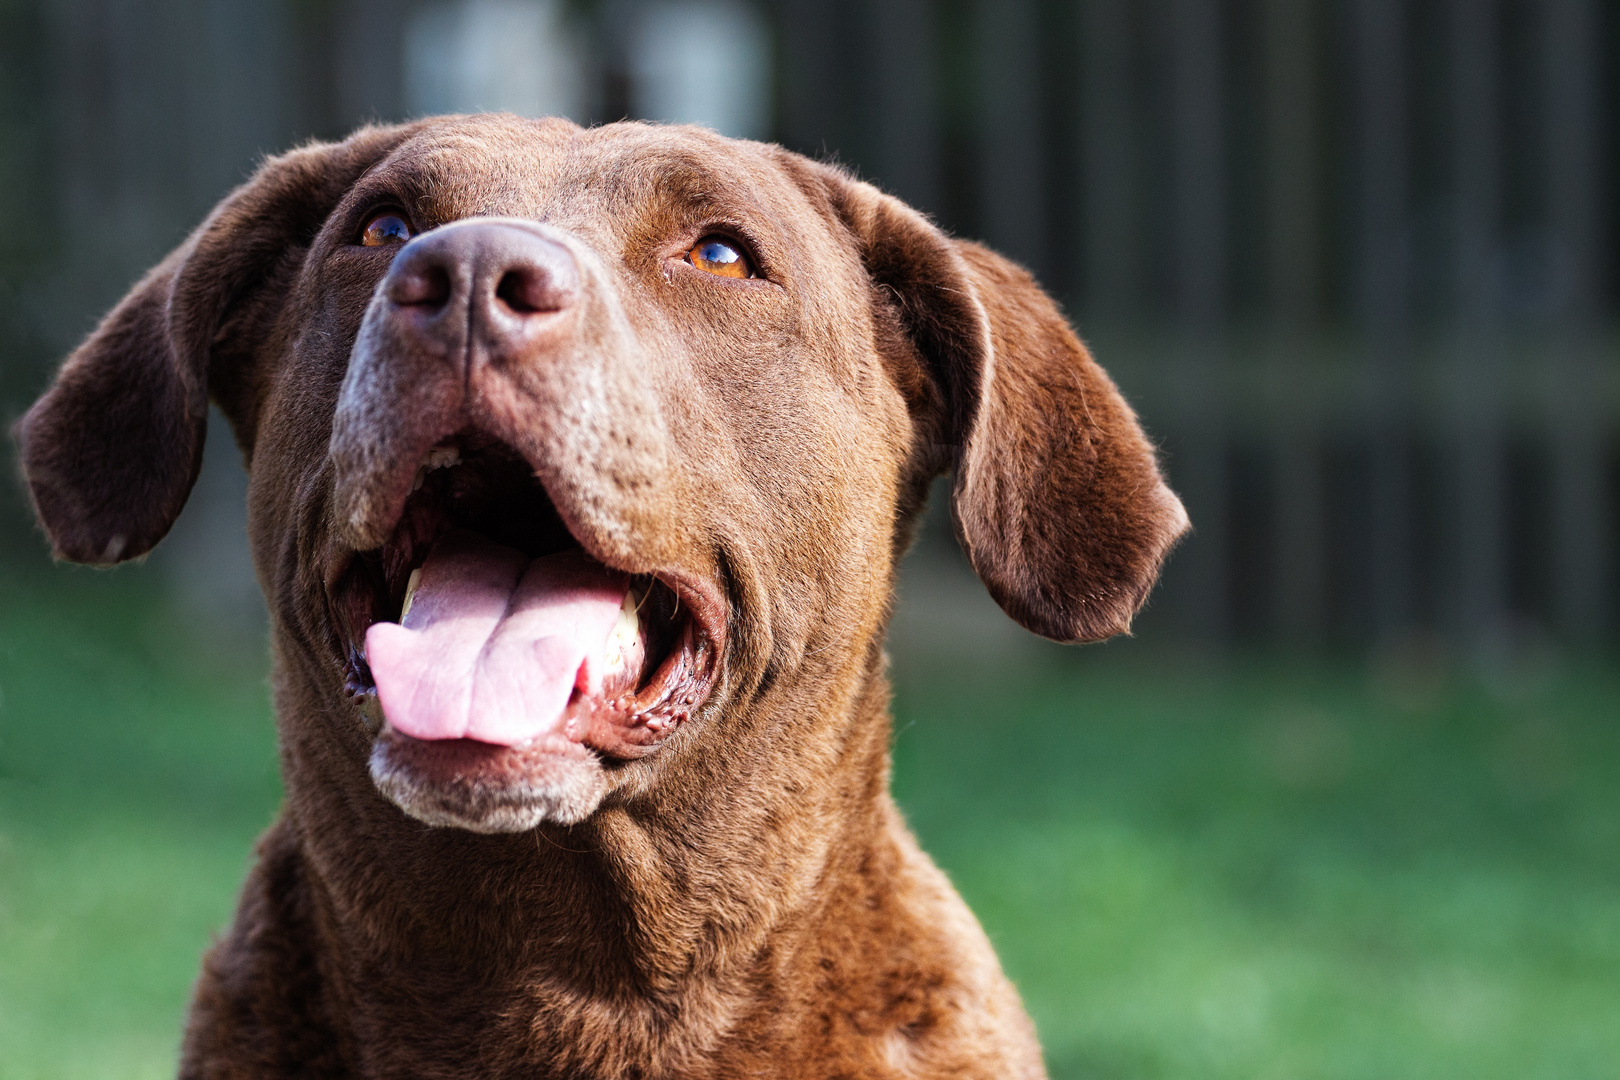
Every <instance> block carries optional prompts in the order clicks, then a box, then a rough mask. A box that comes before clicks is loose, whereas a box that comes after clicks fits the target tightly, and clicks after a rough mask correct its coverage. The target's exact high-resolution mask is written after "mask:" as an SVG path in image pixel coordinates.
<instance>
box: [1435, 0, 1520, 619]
mask: <svg viewBox="0 0 1620 1080" xmlns="http://www.w3.org/2000/svg"><path fill="white" fill-rule="evenodd" d="M1445 14H1446V36H1447V40H1448V44H1449V48H1448V56H1447V57H1446V60H1447V62H1448V64H1449V66H1450V72H1449V74H1450V78H1449V80H1448V84H1449V90H1450V99H1451V100H1450V101H1449V103H1448V105H1449V108H1448V115H1449V119H1450V123H1449V125H1448V128H1449V134H1450V136H1451V139H1450V143H1451V145H1450V146H1449V148H1448V149H1449V151H1450V158H1451V162H1450V164H1451V205H1452V213H1451V217H1452V221H1451V250H1450V266H1449V268H1448V269H1449V273H1450V278H1451V294H1452V295H1451V303H1452V307H1453V309H1454V310H1453V322H1454V326H1455V329H1454V331H1453V333H1452V336H1451V342H1450V347H1451V349H1452V350H1453V356H1452V358H1451V363H1450V372H1449V380H1448V385H1447V387H1446V397H1447V399H1448V400H1447V406H1448V407H1447V411H1448V413H1449V414H1450V415H1449V416H1448V418H1447V419H1448V421H1449V423H1448V424H1447V429H1448V431H1447V439H1448V446H1447V448H1446V456H1447V458H1448V459H1449V460H1448V466H1449V468H1448V476H1449V480H1450V485H1451V488H1452V490H1451V501H1452V504H1453V512H1452V513H1451V515H1450V522H1449V523H1450V535H1449V537H1448V543H1447V546H1448V547H1449V549H1450V550H1451V551H1452V553H1453V558H1452V559H1451V560H1450V564H1451V567H1452V572H1451V575H1450V580H1449V581H1448V582H1447V590H1446V595H1447V604H1446V607H1447V611H1446V617H1447V621H1448V623H1449V626H1450V628H1451V630H1452V631H1453V633H1455V634H1456V635H1457V637H1458V638H1459V640H1463V641H1465V642H1466V641H1474V642H1476V643H1478V642H1480V641H1481V640H1482V639H1483V638H1485V637H1486V636H1488V635H1491V634H1493V633H1495V632H1496V631H1497V630H1498V629H1499V628H1500V626H1501V624H1502V620H1503V619H1504V617H1505V614H1506V603H1505V600H1506V596H1505V593H1506V578H1507V553H1506V526H1507V508H1506V505H1505V498H1504V496H1505V478H1504V475H1503V465H1504V457H1505V448H1504V444H1503V439H1502V417H1501V415H1500V403H1501V401H1502V389H1503V372H1502V364H1503V360H1504V358H1503V356H1502V347H1501V343H1500V338H1501V335H1500V333H1499V322H1500V320H1499V311H1500V303H1501V299H1502V295H1501V289H1500V286H1499V282H1498V280H1497V279H1496V268H1497V266H1498V258H1497V256H1498V248H1499V244H1500V238H1499V237H1500V215H1501V198H1502V178H1501V171H1502V170H1501V147H1500V143H1499V138H1500V130H1499V129H1500V118H1499V115H1498V110H1499V107H1500V106H1499V102H1498V97H1497V91H1498V79H1499V76H1498V71H1497V68H1498V63H1497V55H1498V48H1499V42H1498V38H1497V35H1498V32H1499V30H1498V27H1499V21H1498V15H1499V13H1498V11H1497V10H1496V3H1495V2H1494V0H1447V5H1446V10H1445Z"/></svg>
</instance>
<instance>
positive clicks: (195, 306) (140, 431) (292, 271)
mask: <svg viewBox="0 0 1620 1080" xmlns="http://www.w3.org/2000/svg"><path fill="white" fill-rule="evenodd" d="M410 130H411V129H409V128H365V129H362V130H361V131H359V132H357V133H356V134H355V135H353V136H351V137H350V138H349V139H348V140H347V141H345V142H342V143H337V144H312V145H309V146H305V147H303V148H300V149H298V150H294V151H292V152H290V153H287V154H284V155H282V156H280V157H276V158H272V159H270V160H269V161H267V162H266V163H265V164H264V165H263V166H261V167H260V168H259V170H258V171H257V172H256V173H255V174H254V176H253V177H252V178H251V179H250V180H248V181H247V183H245V184H243V185H242V186H241V187H239V188H237V189H236V190H235V191H234V192H232V193H231V194H230V195H228V196H227V197H226V198H225V200H224V201H223V202H221V203H220V204H219V206H217V207H216V208H215V209H214V211H213V213H211V214H210V215H209V216H208V219H207V220H206V221H204V222H203V224H202V225H201V226H199V227H198V228H197V230H196V231H195V232H194V233H192V235H191V236H190V237H188V238H187V239H186V241H185V243H183V244H181V245H180V246H179V247H178V248H176V249H175V250H174V251H173V252H171V253H170V254H169V256H168V257H167V258H165V259H164V260H163V261H162V262H161V263H159V264H158V265H157V266H156V267H155V268H153V269H152V270H151V271H150V272H149V273H148V274H147V275H146V276H145V277H144V278H142V279H141V282H140V283H139V284H138V285H136V286H135V288H134V289H133V290H131V292H130V293H129V295H128V296H126V297H125V298H124V299H123V300H122V301H121V302H120V303H119V304H118V306H117V307H115V308H113V310H112V311H111V313H109V314H108V315H107V317H106V318H105V319H103V320H102V322H101V325H100V326H98V327H96V329H95V330H94V331H93V332H92V333H91V334H90V336H89V337H88V338H86V339H85V341H84V343H83V344H82V345H80V346H79V347H78V348H77V349H75V350H74V351H73V353H72V355H70V356H69V357H68V358H67V360H66V361H65V362H64V363H63V365H62V368H61V370H60V371H59V372H58V373H57V376H56V379H55V381H54V382H53V383H52V385H51V387H50V389H49V390H47V391H46V392H45V394H44V396H42V397H41V398H40V399H39V401H37V402H36V403H35V404H34V407H33V408H31V409H30V410H29V411H28V412H27V413H26V414H25V415H24V416H23V418H22V419H21V420H19V421H18V422H17V425H16V427H15V429H14V430H13V435H14V436H15V438H16V439H17V442H18V445H19V448H20V450H21V455H20V456H21V461H22V468H23V475H24V478H25V480H26V481H27V485H28V490H29V494H30V495H31V497H32V499H33V503H34V511H35V514H36V515H37V516H38V518H39V521H40V524H41V525H42V526H43V527H44V529H45V531H46V533H47V534H48V535H49V537H50V540H51V546H52V548H53V550H54V551H55V553H56V556H57V557H58V558H61V559H70V560H72V561H74V562H84V563H95V564H100V565H109V564H112V563H116V562H120V561H122V560H124V559H132V558H135V557H137V556H140V555H144V554H145V553H146V552H148V551H150V550H151V549H152V547H153V546H154V545H155V544H156V543H157V542H158V541H159V540H161V539H162V538H163V536H164V534H165V533H167V532H168V531H169V527H170V526H171V525H173V524H174V520H175V518H176V517H177V516H179V513H180V509H181V507H183V506H184V505H185V502H186V497H187V496H188V495H189V494H190V493H191V486H192V484H193V483H194V482H195V481H196V479H197V472H198V470H199V469H200V468H201V466H202V449H203V437H204V434H205V428H206V425H207V422H208V401H209V396H210V391H212V393H213V396H214V397H215V399H216V400H218V401H219V403H220V405H221V407H222V408H223V409H224V410H225V412H226V415H227V416H229V417H230V418H231V421H232V423H233V425H234V426H235V427H236V429H237V435H238V439H239V441H240V442H241V443H242V445H243V446H244V448H251V445H252V437H253V436H252V432H253V425H254V419H255V418H254V415H253V410H254V408H255V407H256V404H257V392H256V387H255V384H254V382H253V373H252V372H251V371H249V370H247V368H249V367H250V366H251V365H250V363H249V359H248V356H249V354H250V353H251V351H252V349H253V347H254V346H255V345H256V344H257V341H258V339H259V338H260V335H262V334H263V333H264V332H267V331H268V329H269V327H268V325H267V323H266V322H265V321H264V320H262V319H260V320H246V322H250V323H251V325H235V324H237V323H241V322H243V321H244V320H236V319H235V318H234V317H233V316H234V314H235V313H236V312H238V311H241V310H243V309H244V308H245V307H248V306H251V305H249V303H248V302H249V301H250V299H253V298H260V297H263V296H265V294H266V293H267V292H271V291H275V290H278V289H279V290H280V291H281V293H282V294H283V295H284V294H285V291H286V290H287V289H288V288H289V287H290V285H291V281H292V278H293V277H294V276H295V275H296V273H297V269H298V267H299V266H300V265H301V262H302V256H303V252H304V250H305V249H306V248H307V246H308V245H309V243H310V241H311V240H312V239H313V238H314V236H315V235H316V233H317V232H319V230H320V228H321V225H322V223H323V222H324V221H325V220H326V217H327V215H328V214H330V213H331V211H332V209H333V208H334V207H335V206H336V205H337V203H338V201H339V200H340V199H341V198H342V196H343V193H344V192H345V191H347V190H348V188H349V187H350V186H352V185H353V183H354V182H355V180H357V179H358V178H359V176H360V175H361V174H362V173H363V172H364V171H365V170H366V169H367V168H368V167H370V166H371V165H372V164H373V163H375V162H376V161H377V160H379V159H380V158H381V157H382V156H383V155H384V154H385V153H387V152H388V150H390V149H391V148H392V147H394V146H395V145H397V144H398V143H399V142H400V141H401V140H402V139H403V138H404V137H405V136H406V135H407V134H408V133H409V131H410Z"/></svg>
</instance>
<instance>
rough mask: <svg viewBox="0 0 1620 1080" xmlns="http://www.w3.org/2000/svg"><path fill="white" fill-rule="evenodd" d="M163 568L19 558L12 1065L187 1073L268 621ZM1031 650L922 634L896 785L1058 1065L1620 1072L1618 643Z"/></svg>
mask: <svg viewBox="0 0 1620 1080" xmlns="http://www.w3.org/2000/svg"><path fill="white" fill-rule="evenodd" d="M6 573H7V571H5V570H4V568H3V567H0V575H4V574H6ZM159 597H160V594H159V593H158V592H157V591H156V588H155V585H154V584H153V583H152V578H151V575H150V572H148V571H144V570H139V569H137V570H135V571H133V572H130V571H120V572H119V573H117V574H115V575H97V574H90V573H86V572H71V571H58V572H54V573H51V574H48V575H46V574H40V575H33V576H30V577H26V578H22V579H19V578H17V577H16V576H15V575H14V574H13V575H12V576H10V577H7V576H0V1080H46V1078H50V1080H56V1078H63V1080H66V1078H79V1077H85V1078H89V1077H96V1078H100V1077H120V1078H123V1077H137V1078H140V1077H149V1076H150V1077H159V1076H166V1075H170V1074H171V1072H172V1069H173V1062H174V1053H175V1047H176V1044H177V1040H178V1035H179V1025H180V1020H181V1015H182V1012H183V1009H184V1005H185V999H186V996H187V993H188V991H189V986H190V982H191V979H192V978H193V976H194V974H195V971H196V965H197V959H198V956H199V954H200V953H201V951H202V949H203V948H205V947H206V945H207V943H208V941H209V938H210V935H211V934H213V933H214V932H216V931H217V930H218V929H219V928H220V927H221V926H223V925H224V923H225V922H226V920H227V919H228V918H229V915H230V910H231V905H232V901H233V896H234V892H235V889H236V886H237V883H238V882H239V880H240V879H241V876H242V874H243V872H244V870H245V867H246V865H247V861H248V858H249V853H250V847H251V843H252V840H253V837H254V835H255V834H256V833H257V832H258V831H259V830H260V829H262V828H263V826H264V825H265V824H266V823H267V822H268V821H269V819H270V816H271V815H272V814H273V813H274V809H275V806H276V803H277V801H278V799H279V797H280V796H279V789H278V786H277V782H276V777H275V751H274V738H273V734H272V731H271V725H270V718H269V709H268V706H267V704H266V701H265V696H266V695H265V688H264V671H263V668H264V662H263V659H262V650H261V649H260V648H258V647H257V646H253V645H249V646H248V647H244V646H243V645H242V644H241V643H240V642H235V643H233V642H230V641H225V642H221V641H218V640H211V639H209V638H207V637H204V636H200V635H198V634H197V633H196V632H195V631H194V630H192V629H190V628H189V627H188V626H187V625H186V623H185V622H184V620H182V619H180V618H179V617H178V616H177V615H176V614H175V613H174V612H172V611H171V610H169V609H168V608H167V607H166V606H165V605H164V604H163V603H162V602H161V601H160V599H159ZM1031 663H1032V664H1033V665H1034V666H1026V667H1023V668H1019V669H1016V670H1002V671H985V670H979V671H975V670H974V669H973V668H972V667H971V665H964V666H959V667H958V668H957V669H956V670H954V671H953V672H951V673H949V674H941V673H939V672H937V671H930V670H928V669H926V668H924V667H919V666H916V665H907V666H904V667H903V668H902V670H901V672H900V676H899V678H898V679H897V689H898V694H897V704H896V712H897V717H898V721H899V722H898V725H897V727H898V729H899V734H898V736H897V738H896V768H895V786H896V790H897V792H898V793H899V796H900V799H901V801H902V804H903V805H904V806H905V808H906V811H907V813H908V815H909V817H910V820H911V822H912V824H913V825H914V826H915V828H916V829H917V831H918V833H919V834H920V835H921V837H922V840H923V843H924V846H925V847H927V848H928V850H929V851H931V852H932V853H933V854H934V855H935V857H936V858H937V859H938V860H939V861H940V863H941V864H942V865H943V866H944V867H945V868H946V869H947V871H948V872H949V873H950V874H951V876H952V878H953V879H954V880H955V881H956V883H957V885H958V887H959V888H960V889H961V890H962V892H963V893H964V895H966V897H967V899H968V901H969V903H971V904H972V905H973V907H974V909H975V910H976V911H977V912H978V913H979V915H980V917H981V919H982V920H983V921H984V923H985V926H986V928H987V929H988V930H989V932H990V935H991V937H992V938H993V940H994V941H995V943H996V946H997V948H998V949H999V951H1000V953H1001V955H1002V958H1003V961H1004V963H1005V965H1006V967H1007V969H1008V971H1009V973H1010V974H1011V975H1012V976H1013V978H1014V979H1015V980H1016V981H1017V982H1018V984H1019V986H1020V989H1021V990H1022V992H1023V994H1024V996H1025V1000H1026V1002H1027V1004H1028V1005H1029V1007H1030V1010H1031V1012H1032V1013H1033V1014H1034V1015H1035V1018H1036V1022H1037V1024H1038V1025H1039V1027H1040V1030H1041V1035H1042V1039H1043V1041H1044V1043H1045V1046H1046V1048H1047V1054H1048V1059H1049V1062H1050V1064H1051V1067H1052V1070H1053V1073H1054V1075H1055V1076H1059V1077H1082V1076H1085V1077H1102V1078H1110V1077H1187V1078H1195V1077H1196V1078H1200V1080H1204V1078H1223V1077H1234V1078H1236V1077H1243V1078H1269V1077H1275V1078H1278V1080H1282V1078H1307V1077H1322V1078H1361V1077H1365V1078H1369V1080H1371V1078H1378V1080H1389V1078H1408V1077H1410V1078H1424V1077H1466V1078H1468V1080H1485V1078H1490V1077H1512V1078H1514V1080H1525V1078H1536V1077H1547V1078H1554V1077H1556V1078H1559V1080H1579V1078H1584V1077H1593V1078H1597V1077H1612V1076H1614V1075H1615V1074H1616V1069H1617V1066H1616V1064H1615V1063H1616V1062H1620V783H1617V780H1620V678H1617V677H1616V675H1615V674H1613V673H1612V672H1611V671H1608V670H1605V669H1604V668H1602V667H1599V666H1595V665H1589V666H1585V667H1580V666H1574V667H1567V666H1566V667H1565V668H1562V669H1547V670H1543V671H1541V672H1540V674H1539V675H1537V677H1535V678H1520V679H1517V680H1515V681H1510V682H1508V683H1506V684H1505V685H1499V686H1498V687H1497V688H1496V690H1495V691H1494V692H1493V691H1490V690H1487V689H1486V688H1485V687H1484V686H1482V685H1477V684H1475V683H1471V682H1469V681H1467V680H1460V679H1456V678H1451V677H1447V676H1445V673H1444V672H1443V671H1437V670H1428V669H1424V670H1420V671H1418V673H1417V674H1418V676H1420V677H1416V678H1414V677H1413V674H1412V672H1411V671H1410V670H1407V671H1406V674H1405V676H1403V677H1400V678H1394V677H1390V678H1384V679H1373V680H1369V679H1368V678H1367V677H1366V675H1365V674H1364V672H1363V671H1362V670H1361V669H1360V668H1359V667H1356V666H1352V665H1348V664H1343V665H1338V666H1331V665H1329V666H1322V665H1315V666H1312V665H1288V664H1284V663H1281V662H1267V661H1263V660H1243V661H1234V662H1232V663H1229V664H1227V665H1224V666H1219V667H1217V666H1210V665H1204V666H1201V667H1200V666H1195V665H1191V664H1189V663H1188V662H1186V661H1185V660H1177V659H1175V658H1171V657H1167V656H1162V655H1161V656H1153V655H1151V654H1149V653H1147V652H1144V651H1142V650H1141V649H1138V648H1137V647H1136V646H1134V645H1133V646H1130V647H1127V648H1123V649H1121V648H1118V647H1114V646H1110V647H1108V648H1106V649H1094V650H1090V651H1086V652H1082V653H1078V654H1076V653H1072V652H1068V653H1062V654H1055V655H1052V656H1046V655H1042V656H1039V657H1037V658H1036V659H1035V660H1032V661H1031ZM1392 670H1394V671H1395V673H1396V675H1400V673H1401V671H1402V670H1405V669H1402V668H1400V667H1399V665H1396V666H1395V667H1394V668H1393V669H1392Z"/></svg>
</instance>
